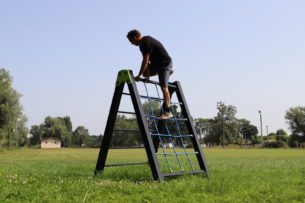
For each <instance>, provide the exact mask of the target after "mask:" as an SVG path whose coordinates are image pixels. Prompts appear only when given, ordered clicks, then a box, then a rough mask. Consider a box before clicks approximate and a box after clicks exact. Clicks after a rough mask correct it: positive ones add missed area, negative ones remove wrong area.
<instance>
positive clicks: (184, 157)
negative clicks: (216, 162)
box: [141, 82, 197, 173]
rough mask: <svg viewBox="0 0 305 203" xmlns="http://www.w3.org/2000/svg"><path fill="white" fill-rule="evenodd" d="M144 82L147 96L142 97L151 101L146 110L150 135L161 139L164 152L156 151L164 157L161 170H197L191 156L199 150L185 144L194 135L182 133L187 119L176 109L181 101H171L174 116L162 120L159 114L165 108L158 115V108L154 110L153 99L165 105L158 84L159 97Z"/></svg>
mask: <svg viewBox="0 0 305 203" xmlns="http://www.w3.org/2000/svg"><path fill="white" fill-rule="evenodd" d="M143 84H144V88H145V92H146V96H141V98H142V99H145V100H146V101H148V103H149V111H148V112H146V114H145V117H146V119H147V121H148V124H149V127H150V133H151V134H150V135H151V136H152V137H153V138H155V139H158V140H159V146H160V148H161V150H162V152H156V154H157V155H158V156H159V158H160V159H162V158H163V160H164V161H163V162H162V161H161V162H160V164H161V170H166V169H168V170H169V172H171V173H172V172H177V171H180V172H184V171H185V170H186V168H189V169H190V170H191V171H194V170H196V168H197V167H196V166H195V165H194V163H193V162H192V160H191V157H190V156H194V155H196V153H197V152H195V151H193V152H190V151H189V150H187V148H186V147H187V146H186V144H185V139H187V138H188V139H190V137H192V136H194V135H190V134H189V133H186V134H184V133H182V131H181V129H180V128H181V127H180V126H183V125H185V121H186V120H187V119H186V118H184V117H183V116H182V115H178V112H177V111H176V110H175V109H174V107H175V106H177V105H182V104H181V103H180V102H171V103H170V104H171V105H170V106H171V107H170V108H171V111H172V113H173V118H170V119H166V120H161V119H160V118H159V116H160V115H161V114H162V113H163V108H160V109H161V111H160V112H159V114H160V115H157V113H156V112H155V111H156V110H155V111H154V108H153V101H155V102H158V103H159V107H163V105H164V104H162V103H164V100H163V99H162V98H161V97H160V94H159V89H158V85H157V84H154V85H155V88H156V92H157V97H151V96H150V95H149V93H148V88H147V86H146V83H145V82H143ZM179 145H180V147H179ZM169 147H171V148H169ZM181 149H182V152H181ZM171 157H173V158H174V159H173V158H171ZM175 160H176V161H175ZM164 163H165V164H164ZM164 165H165V166H164ZM187 165H188V166H187Z"/></svg>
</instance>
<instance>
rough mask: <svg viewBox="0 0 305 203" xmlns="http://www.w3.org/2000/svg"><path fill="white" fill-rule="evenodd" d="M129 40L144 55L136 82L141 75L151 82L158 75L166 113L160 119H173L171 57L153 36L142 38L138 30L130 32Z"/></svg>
mask: <svg viewBox="0 0 305 203" xmlns="http://www.w3.org/2000/svg"><path fill="white" fill-rule="evenodd" d="M127 38H128V40H129V41H130V43H131V44H133V45H135V46H139V47H140V51H141V52H142V55H143V60H142V64H141V69H140V72H139V74H138V75H137V76H136V77H135V80H136V81H139V80H140V79H141V78H140V77H141V75H143V76H144V77H146V80H149V77H150V76H155V75H158V77H159V83H160V87H161V90H162V93H163V98H164V104H163V110H164V111H163V113H162V115H161V116H160V118H161V119H167V118H171V117H173V114H172V113H171V111H170V93H169V90H168V79H169V76H170V75H171V74H172V73H173V70H172V59H171V57H170V56H169V55H168V53H167V51H166V50H165V48H164V47H163V45H162V44H161V42H159V41H158V40H156V39H154V38H152V37H151V36H143V37H142V36H141V33H140V32H139V31H138V30H131V31H129V32H128V34H127Z"/></svg>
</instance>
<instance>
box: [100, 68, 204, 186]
mask: <svg viewBox="0 0 305 203" xmlns="http://www.w3.org/2000/svg"><path fill="white" fill-rule="evenodd" d="M140 82H141V83H143V85H144V88H145V92H146V93H145V95H140V94H139V91H138V89H137V85H136V81H135V80H134V78H133V74H132V71H131V70H121V71H119V73H118V77H117V81H116V87H115V92H114V95H113V99H112V104H111V107H110V112H109V116H108V120H107V124H106V128H105V132H104V137H103V140H102V144H101V148H100V152H99V156H98V160H97V164H96V169H95V174H97V173H99V172H101V171H103V170H104V168H105V167H107V166H122V165H135V164H137V163H125V164H112V165H106V164H105V163H106V158H107V154H108V150H109V147H110V142H111V139H112V136H113V133H114V132H116V131H126V130H127V129H114V127H115V121H116V118H117V114H119V113H120V114H131V115H135V116H136V119H137V122H138V127H139V130H138V131H139V132H140V134H141V137H142V140H143V144H144V148H145V150H146V154H147V158H148V164H149V166H150V168H151V171H152V175H153V178H154V179H155V180H159V181H163V180H164V178H165V177H172V176H179V175H184V174H195V173H204V174H206V175H207V174H208V168H207V164H206V161H205V157H204V154H203V150H202V149H201V147H200V143H199V140H198V136H197V134H196V131H195V129H194V126H193V121H192V117H191V116H190V112H189V109H188V106H187V103H186V100H185V97H184V95H183V92H182V88H181V85H180V83H179V81H176V82H174V83H169V84H168V87H169V90H170V94H171V96H172V95H174V94H175V95H176V97H177V99H178V101H177V102H171V111H172V113H173V115H174V117H173V118H169V119H166V120H161V119H160V118H159V116H160V114H161V113H162V111H163V110H162V108H161V107H162V106H163V105H162V104H163V102H164V101H163V99H162V98H161V97H160V93H159V92H160V91H159V90H158V86H159V84H158V82H155V81H145V80H142V81H140ZM125 84H127V86H128V90H129V93H126V92H123V90H124V86H125ZM148 85H153V86H155V90H156V92H157V96H151V95H150V94H149V91H148V88H147V86H148ZM122 95H125V96H130V97H131V100H132V104H133V107H134V112H133V111H120V110H119V107H120V102H121V98H122ZM142 100H146V102H147V103H148V109H147V108H146V109H144V108H143V103H142ZM156 103H157V104H158V103H159V106H160V109H159V112H156V109H155V106H154V104H156ZM177 108H180V109H181V112H178V111H177ZM129 131H131V132H132V131H134V132H136V131H137V130H132V129H131V130H129ZM159 148H160V150H159ZM141 164H142V163H141Z"/></svg>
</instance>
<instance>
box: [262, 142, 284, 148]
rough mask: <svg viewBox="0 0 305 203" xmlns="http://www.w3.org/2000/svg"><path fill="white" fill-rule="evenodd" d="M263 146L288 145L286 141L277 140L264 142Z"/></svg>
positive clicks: (276, 146) (278, 146)
mask: <svg viewBox="0 0 305 203" xmlns="http://www.w3.org/2000/svg"><path fill="white" fill-rule="evenodd" d="M263 147H265V148H288V145H287V144H286V142H283V141H281V140H278V141H267V142H264V145H263Z"/></svg>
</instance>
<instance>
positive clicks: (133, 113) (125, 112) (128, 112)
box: [118, 111, 136, 115]
mask: <svg viewBox="0 0 305 203" xmlns="http://www.w3.org/2000/svg"><path fill="white" fill-rule="evenodd" d="M118 113H122V114H132V115H135V114H136V113H135V112H130V111H118Z"/></svg>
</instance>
